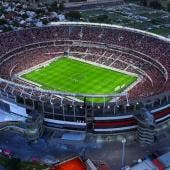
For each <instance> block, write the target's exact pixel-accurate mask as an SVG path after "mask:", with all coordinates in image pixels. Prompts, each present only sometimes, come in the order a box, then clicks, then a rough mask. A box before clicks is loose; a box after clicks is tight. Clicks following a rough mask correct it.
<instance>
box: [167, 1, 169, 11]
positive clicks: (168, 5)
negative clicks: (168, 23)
mask: <svg viewBox="0 0 170 170" xmlns="http://www.w3.org/2000/svg"><path fill="white" fill-rule="evenodd" d="M167 10H168V12H170V2H168V4H167Z"/></svg>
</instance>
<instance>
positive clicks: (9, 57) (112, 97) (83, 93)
mask: <svg viewBox="0 0 170 170" xmlns="http://www.w3.org/2000/svg"><path fill="white" fill-rule="evenodd" d="M0 42H1V44H0V96H1V99H0V105H1V106H2V108H3V109H4V110H5V111H8V112H11V113H14V114H17V115H22V116H25V117H29V116H30V115H32V114H34V113H37V112H38V113H40V114H42V115H43V117H44V119H43V123H44V125H45V126H47V127H52V128H59V129H69V130H81V131H86V132H91V133H100V134H103V133H104V134H107V133H122V132H131V131H135V130H136V129H137V124H138V122H137V120H136V119H135V117H134V115H135V114H136V113H138V112H140V111H141V109H143V108H145V110H147V112H150V113H151V114H152V115H153V117H154V119H155V122H156V124H162V123H164V122H166V121H167V120H168V119H169V117H170V105H169V102H170V93H169V90H170V78H169V74H170V73H169V72H170V69H169V65H170V40H169V39H167V38H164V37H161V36H158V35H155V34H152V33H148V32H145V31H141V30H137V29H132V28H127V27H121V26H116V25H107V24H93V23H81V22H58V23H56V24H55V25H51V26H46V27H40V28H29V29H23V30H22V29H21V30H17V31H11V32H7V33H2V34H1V37H0Z"/></svg>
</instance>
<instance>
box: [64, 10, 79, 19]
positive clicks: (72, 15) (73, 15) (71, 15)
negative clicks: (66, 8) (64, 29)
mask: <svg viewBox="0 0 170 170" xmlns="http://www.w3.org/2000/svg"><path fill="white" fill-rule="evenodd" d="M66 18H68V19H70V20H80V18H81V13H80V12H79V11H70V12H68V13H67V14H66Z"/></svg>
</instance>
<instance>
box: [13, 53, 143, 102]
mask: <svg viewBox="0 0 170 170" xmlns="http://www.w3.org/2000/svg"><path fill="white" fill-rule="evenodd" d="M62 57H63V56H57V57H55V58H53V59H51V60H48V61H45V62H43V63H41V64H39V65H36V66H34V67H31V68H29V69H27V70H24V71H21V72H19V73H18V74H16V77H17V78H19V79H21V80H23V81H25V82H28V83H30V84H33V85H36V86H38V87H42V85H40V84H38V83H35V82H33V81H30V80H27V79H25V78H23V77H21V76H22V75H24V74H27V73H30V72H31V71H35V70H37V69H40V68H41V67H46V66H48V65H49V64H50V63H52V62H54V61H55V60H58V59H59V58H62ZM67 58H70V59H73V60H77V61H81V62H84V63H88V64H92V65H95V66H98V67H101V68H106V69H109V70H113V71H118V72H121V73H123V74H128V75H132V76H135V77H137V80H136V81H135V82H134V83H132V84H131V85H129V86H128V87H127V88H126V89H124V91H123V92H128V91H129V90H130V89H132V88H133V87H134V86H136V85H137V84H138V83H139V82H140V81H142V76H139V75H137V74H135V73H130V72H128V71H125V70H120V69H117V68H113V67H109V66H106V65H103V64H99V63H95V62H92V61H87V60H85V59H80V58H76V57H73V56H67ZM67 97H68V98H70V97H69V96H67ZM70 99H74V100H76V101H81V100H79V99H77V98H74V97H71V98H70Z"/></svg>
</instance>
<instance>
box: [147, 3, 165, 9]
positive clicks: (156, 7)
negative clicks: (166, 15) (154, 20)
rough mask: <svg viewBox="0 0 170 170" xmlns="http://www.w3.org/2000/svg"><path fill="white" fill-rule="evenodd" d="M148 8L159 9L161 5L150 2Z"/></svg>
mask: <svg viewBox="0 0 170 170" xmlns="http://www.w3.org/2000/svg"><path fill="white" fill-rule="evenodd" d="M149 6H150V7H151V8H154V9H161V8H162V5H161V4H160V3H159V2H158V1H152V2H150V4H149Z"/></svg>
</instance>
